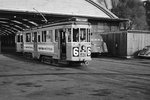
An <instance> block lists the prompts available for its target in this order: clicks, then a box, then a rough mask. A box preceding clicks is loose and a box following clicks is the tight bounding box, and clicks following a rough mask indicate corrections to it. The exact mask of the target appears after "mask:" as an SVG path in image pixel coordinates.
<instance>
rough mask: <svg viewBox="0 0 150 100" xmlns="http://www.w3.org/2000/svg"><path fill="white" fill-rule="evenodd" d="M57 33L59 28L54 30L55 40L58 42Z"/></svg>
mask: <svg viewBox="0 0 150 100" xmlns="http://www.w3.org/2000/svg"><path fill="white" fill-rule="evenodd" d="M58 33H59V30H58V29H56V30H55V42H58Z"/></svg>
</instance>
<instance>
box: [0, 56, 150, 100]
mask: <svg viewBox="0 0 150 100" xmlns="http://www.w3.org/2000/svg"><path fill="white" fill-rule="evenodd" d="M0 100H150V59H130V60H127V59H119V58H104V57H100V58H93V60H92V61H90V64H89V65H88V66H87V67H86V66H82V67H81V66H80V67H79V66H74V67H72V66H67V67H66V66H61V67H56V66H51V65H48V64H43V63H40V62H38V61H36V60H31V59H26V58H24V57H22V56H18V55H17V56H16V55H11V54H0Z"/></svg>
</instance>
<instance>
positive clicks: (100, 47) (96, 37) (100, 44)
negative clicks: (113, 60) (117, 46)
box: [91, 33, 108, 55]
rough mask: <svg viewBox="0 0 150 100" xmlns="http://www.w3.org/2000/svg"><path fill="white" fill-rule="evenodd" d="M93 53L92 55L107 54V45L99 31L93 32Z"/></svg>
mask: <svg viewBox="0 0 150 100" xmlns="http://www.w3.org/2000/svg"><path fill="white" fill-rule="evenodd" d="M91 53H92V55H99V54H107V53H108V49H107V45H106V43H105V42H104V40H103V37H102V36H101V35H100V34H99V33H94V34H93V33H91Z"/></svg>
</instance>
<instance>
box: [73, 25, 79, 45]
mask: <svg viewBox="0 0 150 100" xmlns="http://www.w3.org/2000/svg"><path fill="white" fill-rule="evenodd" d="M78 41H79V28H77V29H73V42H78Z"/></svg>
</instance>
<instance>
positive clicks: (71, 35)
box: [16, 18, 91, 64]
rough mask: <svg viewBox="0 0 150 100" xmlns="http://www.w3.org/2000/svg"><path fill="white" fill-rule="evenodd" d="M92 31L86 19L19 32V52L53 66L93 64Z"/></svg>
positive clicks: (17, 47)
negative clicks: (91, 62) (56, 64)
mask: <svg viewBox="0 0 150 100" xmlns="http://www.w3.org/2000/svg"><path fill="white" fill-rule="evenodd" d="M90 29H91V25H90V23H89V22H87V19H83V18H81V19H78V18H72V19H69V21H64V22H57V23H53V24H47V25H43V26H39V27H35V28H32V29H28V30H25V31H22V32H18V33H17V34H16V52H20V53H23V54H24V55H25V56H28V57H32V58H36V59H40V60H41V61H45V62H50V63H58V62H61V61H64V62H67V63H79V64H80V63H85V62H88V61H90V60H91V41H90Z"/></svg>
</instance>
